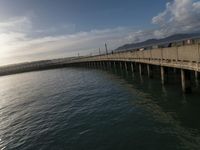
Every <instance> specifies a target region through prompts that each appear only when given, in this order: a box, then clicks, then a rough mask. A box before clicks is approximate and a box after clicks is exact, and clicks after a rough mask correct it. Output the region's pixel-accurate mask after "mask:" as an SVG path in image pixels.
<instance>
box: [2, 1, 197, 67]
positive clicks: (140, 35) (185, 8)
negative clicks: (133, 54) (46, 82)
mask: <svg viewBox="0 0 200 150" xmlns="http://www.w3.org/2000/svg"><path fill="white" fill-rule="evenodd" d="M199 31H200V1H199V0H123V1H122V0H0V65H5V64H12V63H19V62H25V61H35V60H41V59H52V58H62V57H71V56H77V55H78V53H79V55H94V54H97V53H98V52H99V50H98V49H99V48H100V49H101V52H102V53H103V52H105V48H104V44H105V43H107V45H108V49H109V50H110V51H111V50H113V49H116V48H117V47H119V46H121V45H123V44H127V43H134V42H139V41H144V40H146V39H149V38H163V37H166V36H169V35H172V34H176V33H194V32H199Z"/></svg>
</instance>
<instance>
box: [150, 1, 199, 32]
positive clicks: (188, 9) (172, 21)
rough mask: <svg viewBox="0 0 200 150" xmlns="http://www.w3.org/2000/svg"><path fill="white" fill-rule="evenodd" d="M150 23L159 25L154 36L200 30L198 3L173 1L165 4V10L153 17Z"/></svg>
mask: <svg viewBox="0 0 200 150" xmlns="http://www.w3.org/2000/svg"><path fill="white" fill-rule="evenodd" d="M152 23H154V24H158V25H160V29H158V30H155V35H159V36H167V35H171V34H174V33H184V32H195V31H199V30H200V2H193V0H174V1H172V2H168V3H167V4H166V9H165V10H164V11H163V12H161V13H159V14H158V15H157V16H155V17H153V19H152Z"/></svg>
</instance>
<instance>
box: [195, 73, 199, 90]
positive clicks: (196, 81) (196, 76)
mask: <svg viewBox="0 0 200 150" xmlns="http://www.w3.org/2000/svg"><path fill="white" fill-rule="evenodd" d="M195 84H196V87H198V86H199V73H198V71H195Z"/></svg>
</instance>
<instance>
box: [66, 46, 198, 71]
mask: <svg viewBox="0 0 200 150" xmlns="http://www.w3.org/2000/svg"><path fill="white" fill-rule="evenodd" d="M88 61H89V62H90V61H134V62H140V63H147V64H154V65H162V66H168V67H175V68H182V69H189V70H195V71H199V70H200V67H199V66H200V65H199V63H200V44H191V45H184V46H179V47H169V48H156V49H150V50H142V51H139V50H138V51H134V50H133V51H127V52H118V53H113V54H108V55H97V56H90V57H83V58H77V59H74V60H71V61H70V62H69V63H72V62H74V63H75V62H88Z"/></svg>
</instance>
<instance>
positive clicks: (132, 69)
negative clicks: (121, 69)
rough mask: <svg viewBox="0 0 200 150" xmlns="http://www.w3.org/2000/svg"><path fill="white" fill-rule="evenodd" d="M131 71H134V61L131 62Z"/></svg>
mask: <svg viewBox="0 0 200 150" xmlns="http://www.w3.org/2000/svg"><path fill="white" fill-rule="evenodd" d="M131 72H134V68H133V63H132V62H131Z"/></svg>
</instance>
